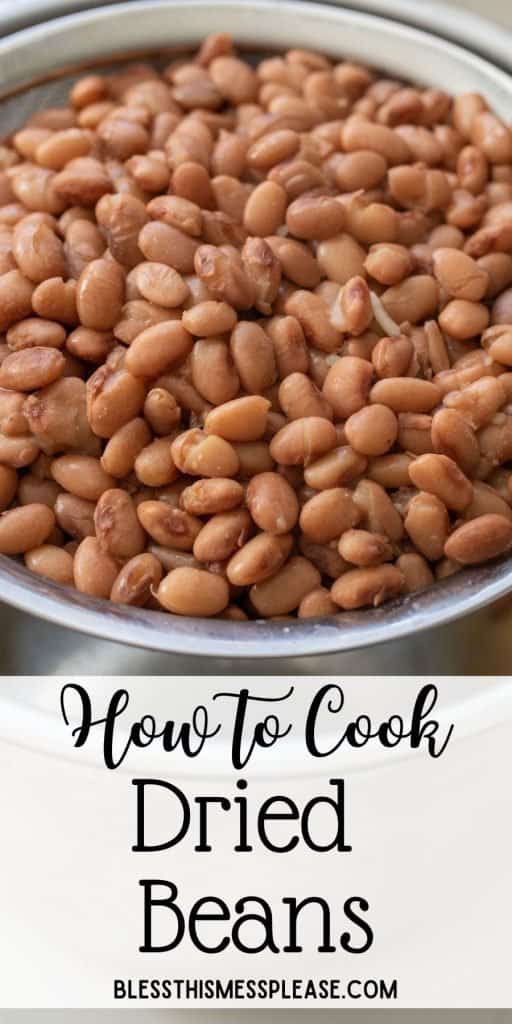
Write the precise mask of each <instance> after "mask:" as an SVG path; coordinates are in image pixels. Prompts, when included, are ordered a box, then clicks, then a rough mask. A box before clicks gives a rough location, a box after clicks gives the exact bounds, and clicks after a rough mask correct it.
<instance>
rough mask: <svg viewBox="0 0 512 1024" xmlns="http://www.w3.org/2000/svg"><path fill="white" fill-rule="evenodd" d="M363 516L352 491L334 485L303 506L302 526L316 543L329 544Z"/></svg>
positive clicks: (309, 537) (304, 532) (308, 536)
mask: <svg viewBox="0 0 512 1024" xmlns="http://www.w3.org/2000/svg"><path fill="white" fill-rule="evenodd" d="M360 518H361V513H360V510H359V509H358V507H357V505H356V504H355V502H354V500H353V498H352V495H351V493H350V491H348V490H346V489H345V488H343V487H333V488H330V489H327V490H325V491H320V492H319V494H315V495H314V497H312V498H310V499H309V501H307V502H306V504H305V505H303V507H302V511H301V514H300V528H301V530H302V532H303V534H304V535H305V536H306V537H307V538H308V539H309V540H312V541H314V543H315V544H327V543H328V542H329V541H330V540H335V539H336V538H337V537H339V536H340V535H341V534H342V533H344V532H345V530H350V529H351V528H352V527H353V526H355V525H356V524H357V523H358V522H359V520H360Z"/></svg>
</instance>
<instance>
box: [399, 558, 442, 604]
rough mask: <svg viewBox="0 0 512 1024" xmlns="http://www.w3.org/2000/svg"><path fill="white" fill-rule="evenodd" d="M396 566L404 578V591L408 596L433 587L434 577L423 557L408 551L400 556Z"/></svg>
mask: <svg viewBox="0 0 512 1024" xmlns="http://www.w3.org/2000/svg"><path fill="white" fill-rule="evenodd" d="M395 564H396V567H397V569H400V572H401V573H402V575H403V577H404V587H403V589H404V592H405V593H406V594H414V593H417V592H418V591H419V590H426V588H427V587H430V586H432V584H433V582H434V576H433V574H432V572H431V570H430V568H429V566H428V563H427V561H426V559H425V558H423V556H422V555H418V554H416V553H415V552H412V551H411V552H409V551H408V552H406V553H405V554H403V555H400V557H399V558H397V560H396V563H395Z"/></svg>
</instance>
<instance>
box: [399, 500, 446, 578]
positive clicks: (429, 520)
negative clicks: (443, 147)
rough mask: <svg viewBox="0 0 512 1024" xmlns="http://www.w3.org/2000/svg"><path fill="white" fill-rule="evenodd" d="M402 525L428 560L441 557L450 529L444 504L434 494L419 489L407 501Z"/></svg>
mask: <svg viewBox="0 0 512 1024" xmlns="http://www.w3.org/2000/svg"><path fill="white" fill-rule="evenodd" d="M404 526H405V529H406V531H407V534H408V536H409V537H410V539H411V540H412V542H413V544H414V545H415V547H416V548H418V550H419V551H421V553H422V555H424V556H425V558H428V559H429V561H437V560H438V559H439V558H441V557H442V555H443V551H444V546H445V543H446V539H447V537H448V534H449V531H450V520H449V517H448V512H447V509H446V505H445V504H444V502H443V501H442V500H441V498H440V497H438V496H437V495H436V494H432V493H427V492H425V491H420V492H419V493H418V494H416V495H415V496H414V497H413V498H412V500H411V501H410V502H409V504H408V507H407V514H406V516H405V519H404Z"/></svg>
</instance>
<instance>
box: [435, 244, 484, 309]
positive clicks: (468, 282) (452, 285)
mask: <svg viewBox="0 0 512 1024" xmlns="http://www.w3.org/2000/svg"><path fill="white" fill-rule="evenodd" d="M433 269H434V274H435V276H436V278H437V280H438V281H439V284H440V285H441V286H442V287H443V288H444V290H445V291H446V292H447V293H448V295H450V296H451V297H452V298H454V299H466V300H468V301H470V302H479V301H480V299H482V298H483V297H484V295H485V293H486V290H487V285H488V281H489V278H488V275H487V274H486V271H485V270H483V269H482V268H481V267H479V266H478V264H477V263H476V262H475V260H473V259H471V257H470V256H467V255H466V253H464V252H460V251H459V250H458V249H447V248H439V249H436V250H435V252H434V254H433Z"/></svg>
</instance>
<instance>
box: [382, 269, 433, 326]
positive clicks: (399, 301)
mask: <svg viewBox="0 0 512 1024" xmlns="http://www.w3.org/2000/svg"><path fill="white" fill-rule="evenodd" d="M381 300H382V303H383V305H384V308H385V310H386V312H387V313H388V314H389V316H390V317H391V319H392V320H394V321H395V322H396V323H398V324H401V323H403V322H404V321H405V320H408V321H409V323H411V324H416V323H419V322H420V321H423V320H427V319H428V318H429V317H431V316H434V315H435V313H436V312H437V308H438V304H439V289H438V285H437V282H436V281H435V280H434V278H433V277H430V275H428V274H417V275H413V276H412V277H408V278H406V279H405V281H402V282H401V283H400V284H397V285H393V286H392V287H391V288H387V289H386V291H385V292H384V293H383V294H382V296H381Z"/></svg>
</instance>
